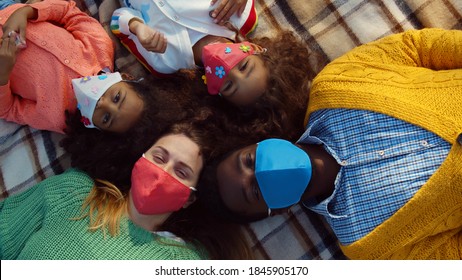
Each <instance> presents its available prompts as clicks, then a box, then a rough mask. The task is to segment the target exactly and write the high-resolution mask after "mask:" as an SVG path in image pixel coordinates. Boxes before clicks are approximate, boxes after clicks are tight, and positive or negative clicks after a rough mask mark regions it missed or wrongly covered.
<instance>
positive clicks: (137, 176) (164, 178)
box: [130, 155, 196, 215]
mask: <svg viewBox="0 0 462 280" xmlns="http://www.w3.org/2000/svg"><path fill="white" fill-rule="evenodd" d="M131 182H132V186H131V189H130V192H131V195H132V198H133V203H134V205H135V207H136V209H137V210H138V212H140V213H141V214H143V215H154V214H163V213H168V212H174V211H178V210H179V209H181V207H183V205H184V204H185V203H186V201H187V200H188V198H189V196H190V195H191V190H194V191H195V190H196V189H194V188H193V187H188V186H186V185H185V184H183V183H181V182H180V181H178V180H177V179H176V178H174V177H173V176H171V175H170V174H168V173H167V172H166V171H165V170H163V169H162V168H160V167H158V166H157V165H155V164H154V163H152V162H150V161H149V160H147V159H146V158H145V157H144V155H143V157H141V158H140V159H139V160H138V161H137V162H136V163H135V166H134V167H133V170H132V179H131Z"/></svg>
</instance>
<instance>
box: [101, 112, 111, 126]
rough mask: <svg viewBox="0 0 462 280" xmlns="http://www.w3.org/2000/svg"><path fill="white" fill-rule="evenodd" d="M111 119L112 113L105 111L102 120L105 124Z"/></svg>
mask: <svg viewBox="0 0 462 280" xmlns="http://www.w3.org/2000/svg"><path fill="white" fill-rule="evenodd" d="M110 119H111V114H109V113H105V114H104V115H103V120H102V122H103V124H106V123H107V122H108V121H109V120H110Z"/></svg>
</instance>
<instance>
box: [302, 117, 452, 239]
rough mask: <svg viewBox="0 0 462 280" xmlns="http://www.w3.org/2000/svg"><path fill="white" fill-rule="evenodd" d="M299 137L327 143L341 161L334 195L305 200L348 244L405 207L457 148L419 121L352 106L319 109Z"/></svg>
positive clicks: (334, 155) (307, 140)
mask: <svg viewBox="0 0 462 280" xmlns="http://www.w3.org/2000/svg"><path fill="white" fill-rule="evenodd" d="M298 142H299V143H310V144H323V145H324V148H325V149H326V150H327V151H328V152H329V153H330V154H331V155H332V156H333V157H334V158H335V159H336V160H337V162H338V163H339V164H340V166H341V168H340V171H339V173H338V175H337V178H336V181H335V189H334V192H333V193H332V195H331V196H330V197H328V198H327V199H325V200H324V201H322V202H320V203H319V202H314V201H305V202H303V204H304V205H305V206H306V207H308V208H309V209H311V210H313V211H315V212H317V213H319V214H321V215H323V216H324V217H325V218H326V220H327V222H328V223H329V224H330V226H331V227H332V229H333V231H334V232H335V234H336V235H337V237H338V239H339V241H340V242H341V243H342V244H343V245H347V244H350V243H352V242H354V241H356V240H358V239H360V238H361V237H363V236H365V235H366V234H368V233H369V232H371V231H372V230H373V229H374V228H376V227H377V226H378V225H380V224H381V223H383V222H384V221H385V220H387V219H388V218H389V217H391V216H392V215H393V214H394V213H395V212H396V211H397V210H398V209H400V208H401V207H402V206H403V205H404V204H405V203H406V202H407V201H408V200H409V199H411V198H412V196H413V195H414V194H415V193H416V192H417V191H418V190H419V189H420V187H422V185H424V184H425V182H426V181H427V180H428V179H429V178H430V176H431V175H432V174H433V173H434V172H435V171H436V170H437V169H438V168H439V167H440V165H441V164H442V162H443V161H444V159H445V158H446V156H447V155H448V153H449V150H450V148H451V145H450V144H449V143H448V142H446V141H445V140H443V139H441V138H440V137H439V136H437V135H435V134H433V133H431V132H429V131H427V130H425V129H422V128H420V127H418V126H415V125H412V124H409V123H407V122H404V121H401V120H398V119H395V118H393V117H390V116H386V115H383V114H379V113H374V112H370V111H361V110H347V109H331V110H320V111H317V112H315V113H313V114H312V115H311V116H310V121H309V123H308V125H307V129H306V131H305V133H304V134H303V135H302V137H301V138H300V139H299V141H298ZM313 187H316V186H313Z"/></svg>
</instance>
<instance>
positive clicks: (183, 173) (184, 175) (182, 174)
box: [176, 168, 188, 179]
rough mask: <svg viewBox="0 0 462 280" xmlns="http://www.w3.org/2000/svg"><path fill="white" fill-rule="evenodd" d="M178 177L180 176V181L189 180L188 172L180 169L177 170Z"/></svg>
mask: <svg viewBox="0 0 462 280" xmlns="http://www.w3.org/2000/svg"><path fill="white" fill-rule="evenodd" d="M176 176H178V178H180V179H187V178H188V172H186V170H184V169H181V168H180V169H177V170H176Z"/></svg>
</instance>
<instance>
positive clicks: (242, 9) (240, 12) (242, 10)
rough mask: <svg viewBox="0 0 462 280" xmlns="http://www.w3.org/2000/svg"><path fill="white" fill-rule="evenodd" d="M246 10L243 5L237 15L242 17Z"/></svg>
mask: <svg viewBox="0 0 462 280" xmlns="http://www.w3.org/2000/svg"><path fill="white" fill-rule="evenodd" d="M244 10H245V5H241V7H240V8H239V10H238V11H237V15H238V16H239V17H240V16H242V13H243V12H244Z"/></svg>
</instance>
